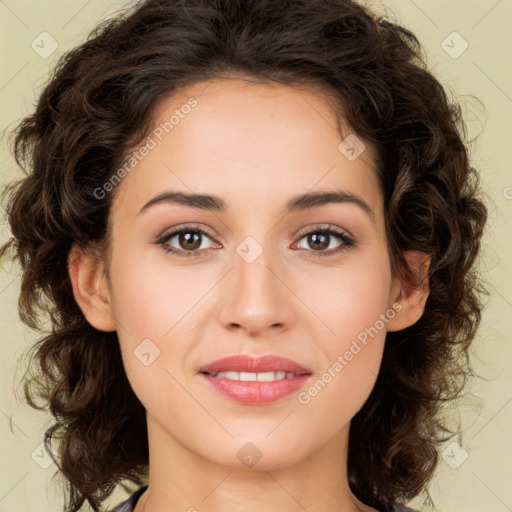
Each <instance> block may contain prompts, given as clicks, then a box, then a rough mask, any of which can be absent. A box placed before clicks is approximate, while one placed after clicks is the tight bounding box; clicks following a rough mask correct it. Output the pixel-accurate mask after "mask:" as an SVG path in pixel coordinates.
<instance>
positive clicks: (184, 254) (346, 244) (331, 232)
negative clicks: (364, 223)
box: [155, 225, 355, 258]
mask: <svg viewBox="0 0 512 512" xmlns="http://www.w3.org/2000/svg"><path fill="white" fill-rule="evenodd" d="M180 233H200V234H201V235H204V236H207V237H208V238H210V239H211V238H212V237H211V236H210V235H209V234H208V233H207V232H206V231H204V230H203V229H201V228H200V227H199V226H182V227H180V228H176V229H173V230H171V231H169V232H167V233H165V234H164V235H162V236H161V237H160V238H159V239H158V240H157V241H156V242H155V244H156V245H161V246H162V249H163V250H164V251H165V252H166V253H171V254H174V255H176V256H178V257H179V258H192V257H194V256H197V255H198V254H199V253H201V252H204V251H209V250H211V249H194V250H193V251H185V250H180V249H175V248H173V247H169V246H166V245H165V244H166V243H167V242H168V241H169V240H171V238H173V237H174V236H175V235H177V234H180ZM313 233H322V234H324V235H328V236H335V237H336V238H339V239H340V240H341V241H342V242H343V243H342V244H341V245H340V246H339V247H338V248H336V249H331V251H329V252H328V251H326V250H322V251H312V252H313V254H312V255H311V256H310V257H313V258H326V257H329V256H335V255H337V254H340V253H341V252H343V251H345V250H347V249H350V248H351V247H354V246H355V241H354V239H353V238H351V237H350V236H348V235H347V234H346V233H344V232H342V231H338V230H335V229H332V228H331V226H330V225H329V226H328V227H327V228H315V229H312V230H309V231H306V232H300V233H299V234H298V235H297V236H298V238H299V240H301V239H302V238H304V237H305V236H307V235H310V234H313ZM300 250H305V249H300ZM315 253H316V254H315Z"/></svg>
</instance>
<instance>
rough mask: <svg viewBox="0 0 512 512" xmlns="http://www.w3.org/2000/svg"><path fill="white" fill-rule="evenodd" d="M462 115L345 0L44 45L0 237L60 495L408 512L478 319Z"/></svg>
mask: <svg viewBox="0 0 512 512" xmlns="http://www.w3.org/2000/svg"><path fill="white" fill-rule="evenodd" d="M462 133H463V121H462V119H461V118H460V110H459V107H458V105H456V104H452V103H450V102H449V101H448V99H447V96H446V94H445V92H444V90H443V88H442V86H441V85H440V84H439V82H438V81H437V80H436V79H435V77H434V76H432V75H431V74H430V73H429V72H428V71H427V70H426V69H425V65H424V63H423V61H422V59H421V48H420V46H419V43H418V41H417V40H416V38H415V36H414V35H413V34H412V33H410V32H409V31H408V30H406V29H405V28H403V27H400V26H399V25H397V24H394V23H393V22H391V21H389V20H386V19H384V18H380V17H378V16H377V15H376V14H373V13H372V12H370V11H369V10H367V9H366V8H364V7H362V6H361V5H359V4H358V3H356V2H354V1H351V0H330V1H320V0H314V1H311V0H294V1H293V2H286V3H285V2H281V1H279V0H245V1H242V0H213V1H206V0H182V1H180V2H178V1H176V0H147V1H145V2H142V3H141V4H140V5H138V6H137V7H136V8H134V9H133V10H132V11H131V12H129V13H127V14H126V16H119V17H118V18H116V19H114V20H112V21H110V22H109V23H105V24H103V25H102V26H100V27H98V29H97V30H96V31H95V33H94V34H93V35H92V37H91V38H89V40H88V41H87V42H86V43H84V44H83V45H81V46H79V47H77V48H76V49H74V50H73V51H72V52H69V53H68V54H67V55H66V56H65V57H64V58H63V59H62V61H61V62H60V63H59V65H58V67H57V69H56V70H55V73H54V75H53V77H52V79H51V81H50V83H49V84H48V86H47V87H46V88H45V90H44V91H43V93H42V95H41V97H40V99H39V102H38V105H37V108H36V111H35V112H34V114H33V115H32V116H29V117H27V118H26V119H24V120H23V121H22V123H21V124H20V126H19V128H18V131H17V136H16V141H15V155H16V157H17V160H18V162H19V163H20V165H26V166H28V167H30V169H29V170H28V175H27V177H26V178H24V179H23V180H22V181H21V182H19V183H17V184H14V185H13V186H12V187H11V188H10V196H9V202H8V206H7V208H8V212H9V221H10V225H11V229H12V233H13V239H12V240H11V242H10V243H9V244H7V245H6V246H4V248H3V251H6V250H7V249H8V248H9V247H10V248H12V249H13V251H14V254H15V256H16V257H18V258H19V260H20V262H21V265H22V268H23V284H22V290H21V297H20V313H21V315H22V318H23V319H24V321H25V322H26V323H27V324H28V325H30V326H32V327H35V328H37V327H39V325H40V324H39V322H40V319H39V317H38V313H41V312H46V313H48V314H49V315H50V319H51V322H52V330H51V332H50V333H49V334H48V335H47V336H46V337H45V338H44V340H42V341H41V343H40V344H39V345H36V346H35V347H34V357H35V359H36V361H37V362H38V364H39V366H38V369H37V371H36V372H35V374H34V375H32V376H31V378H27V386H26V394H27V399H28V400H29V403H31V404H32V405H33V406H34V407H41V408H42V407H44V404H45V403H46V404H47V405H49V406H50V410H51V412H52V414H53V415H54V416H55V423H54V424H53V426H52V427H51V428H50V429H49V430H48V431H47V434H46V438H47V440H51V439H54V440H58V441H59V443H58V447H57V452H58V457H57V460H56V463H57V464H58V467H59V470H60V472H61V473H62V475H63V476H64V477H65V479H66V480H67V482H68V488H69V499H68V500H67V502H66V505H65V510H66V511H73V512H74V511H77V510H78V509H79V508H80V506H81V505H82V504H83V503H84V502H85V501H88V502H89V504H90V505H91V506H92V507H93V509H94V510H99V509H100V507H101V504H102V502H103V501H105V500H106V498H107V497H108V496H109V495H110V494H111V493H112V491H113V489H114V488H115V487H116V485H117V484H118V483H123V482H125V481H127V480H129V481H132V482H134V483H135V484H137V486H138V487H139V488H138V490H136V492H134V493H133V494H132V496H131V497H130V499H129V500H127V501H126V502H124V503H123V504H120V505H119V506H118V507H116V509H115V510H116V511H117V512H120V511H128V510H130V511H131V510H133V511H135V512H152V511H156V510H172V511H174V510H189V511H194V510H201V511H203V510H205V511H206V510H235V509H236V510H244V511H253V510H254V511H261V510H268V511H274V510H275V511H295V510H308V511H309V512H313V511H346V512H352V511H372V510H373V511H374V510H379V511H391V510H392V511H399V510H400V511H404V510H407V508H405V506H404V505H403V504H404V503H406V502H407V501H408V500H409V499H411V498H413V497H415V496H417V495H418V494H419V493H421V492H422V491H423V490H425V488H426V485H427V483H428V481H429V479H430V478H431V476H432V474H433V472H434V469H435V467H436V463H437V460H438V453H437V448H438V447H439V444H440V442H441V441H442V440H444V439H445V438H446V437H447V433H448V430H447V427H446V425H445V423H444V422H443V417H442V414H441V413H442V411H441V405H442V404H443V403H444V402H446V400H448V399H450V398H455V397H456V396H458V395H459V394H460V392H461V389H462V385H463V384H464V381H465V378H466V376H467V375H468V374H469V373H470V368H469V366H468V362H467V357H466V356H467V351H468V347H469V345H470V343H471V341H472V339H473V337H474V335H475V332H476V329H477V327H478V324H479V321H480V313H481V301H480V295H481V293H483V288H482V286H481V284H480V281H479V278H478V276H477V275H476V274H475V271H474V267H473V263H474V261H475V258H476V256H477V254H478V250H479V244H480V239H481V236H482V231H483V228H484V225H485V221H486V208H485V206H484V204H483V202H482V200H481V199H480V197H479V191H478V181H477V174H476V171H474V170H473V169H472V168H471V167H470V164H469V161H468V155H467V150H466V147H465V145H464V142H463V140H462ZM36 349H37V350H36ZM36 397H39V398H42V399H43V403H42V404H41V405H38V404H37V403H36V400H35V398H36Z"/></svg>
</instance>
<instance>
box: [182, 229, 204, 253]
mask: <svg viewBox="0 0 512 512" xmlns="http://www.w3.org/2000/svg"><path fill="white" fill-rule="evenodd" d="M194 237H197V239H199V233H191V232H188V233H181V234H180V244H181V243H182V242H185V243H183V244H182V245H183V246H184V247H185V248H188V249H197V248H199V246H200V245H201V244H200V243H199V244H198V243H197V240H196V241H195V243H194V242H193V241H191V240H192V239H193V238H194Z"/></svg>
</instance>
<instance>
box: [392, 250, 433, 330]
mask: <svg viewBox="0 0 512 512" xmlns="http://www.w3.org/2000/svg"><path fill="white" fill-rule="evenodd" d="M403 255H404V257H405V259H406V261H407V263H408V265H409V268H410V269H411V271H412V273H413V275H414V278H413V280H411V279H401V280H400V279H399V278H397V281H396V283H397V285H398V286H397V287H396V288H398V293H397V292H396V288H395V289H394V290H395V292H394V294H393V295H394V297H393V298H394V301H393V302H397V303H400V306H401V308H400V310H399V313H397V314H396V316H395V317H394V318H393V319H391V320H390V321H389V322H388V329H387V330H388V331H400V330H402V329H405V328H406V327H410V326H411V325H413V324H415V323H416V322H417V321H418V320H419V319H420V318H421V316H422V315H423V312H424V311H425V303H426V302H427V298H428V295H429V282H428V269H429V267H430V256H429V255H428V254H425V253H423V252H420V251H404V253H403ZM395 295H396V296H395Z"/></svg>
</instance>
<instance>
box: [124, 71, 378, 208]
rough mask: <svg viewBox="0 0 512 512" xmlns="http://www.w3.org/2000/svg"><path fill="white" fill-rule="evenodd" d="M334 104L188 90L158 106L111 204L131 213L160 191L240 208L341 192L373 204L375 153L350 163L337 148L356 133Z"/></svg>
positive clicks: (269, 91) (267, 92) (215, 88)
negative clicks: (140, 154)
mask: <svg viewBox="0 0 512 512" xmlns="http://www.w3.org/2000/svg"><path fill="white" fill-rule="evenodd" d="M191 105H193V106H191ZM332 105H333V103H332V100H331V98H329V97H328V96H327V95H326V94H323V93H322V92H321V91H320V90H311V88H310V89H305V88H303V87H301V88H297V87H292V86H287V85H282V84H276V83H270V84H254V83H249V82H247V81H244V80H214V81H208V82H200V83H196V84H193V85H191V86H189V87H186V88H184V89H182V90H180V91H179V92H178V93H175V94H173V95H171V96H169V97H167V98H165V99H164V100H162V101H161V102H160V103H159V104H158V106H157V108H156V109H155V111H154V115H153V119H154V123H153V124H154V127H153V129H152V131H151V133H150V135H149V139H148V141H149V140H151V142H150V145H151V147H152V148H151V149H150V150H149V151H147V152H146V153H145V156H144V158H142V159H141V160H140V161H138V162H136V165H134V167H133V171H130V173H129V175H128V176H126V178H123V180H122V183H121V184H120V185H119V189H120V190H117V191H116V192H117V193H118V195H119V198H116V201H117V207H120V206H121V205H124V207H125V209H126V208H128V209H129V210H131V214H132V215H133V214H135V213H136V212H135V210H136V209H137V208H140V207H141V203H142V202H143V201H147V200H149V199H151V196H152V195H153V196H154V195H156V194H158V193H161V192H162V191H163V190H165V189H169V190H173V191H175V190H180V191H184V192H194V193H210V194H213V195H216V196H219V197H223V198H226V200H225V201H226V203H227V205H228V208H231V206H233V208H234V207H236V206H238V207H239V208H240V207H241V208H245V209H247V208H248V207H249V206H250V205H251V204H252V205H253V206H256V203H255V201H258V200H261V199H263V198H265V203H267V204H269V206H270V204H274V203H276V204H277V203H283V204H284V203H285V202H287V200H288V199H289V197H290V196H293V195H298V194H303V193H304V192H307V191H310V190H312V191H314V190H315V189H322V190H324V189H340V188H343V189H347V190H349V191H351V192H353V193H356V194H358V195H364V196H365V197H366V200H367V202H370V203H373V204H374V206H376V205H378V203H379V191H378V184H377V180H376V174H375V170H374V160H373V157H372V154H373V153H372V148H371V147H369V145H367V144H366V145H365V149H364V151H363V153H362V154H361V155H360V156H359V157H358V158H356V159H355V160H351V159H348V158H347V156H346V153H344V152H343V151H340V143H341V142H342V141H343V140H344V138H346V137H348V136H350V137H354V134H353V133H352V132H351V130H350V128H349V127H347V126H346V125H344V124H343V122H342V121H341V125H340V119H339V116H338V115H337V114H336V113H335V112H334V110H333V106H332ZM340 127H341V133H340ZM350 140H352V139H350ZM261 206H263V203H261V202H260V203H259V207H260V208H261Z"/></svg>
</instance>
